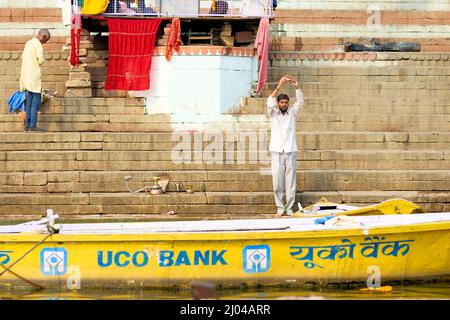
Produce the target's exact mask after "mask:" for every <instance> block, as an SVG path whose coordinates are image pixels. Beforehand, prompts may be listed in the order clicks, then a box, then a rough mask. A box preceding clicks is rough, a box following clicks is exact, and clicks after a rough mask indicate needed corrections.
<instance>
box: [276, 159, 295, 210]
mask: <svg viewBox="0 0 450 320" xmlns="http://www.w3.org/2000/svg"><path fill="white" fill-rule="evenodd" d="M296 160H297V152H289V153H279V152H272V183H273V193H274V196H275V204H276V206H277V212H278V213H283V212H286V213H287V211H290V210H292V206H293V205H294V203H295V191H296ZM284 194H286V204H284V203H283V195H284Z"/></svg>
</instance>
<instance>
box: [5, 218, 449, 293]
mask: <svg viewBox="0 0 450 320" xmlns="http://www.w3.org/2000/svg"><path fill="white" fill-rule="evenodd" d="M44 236H45V235H39V234H38V235H36V234H33V235H31V234H10V235H0V237H1V238H0V264H2V265H3V266H4V267H6V266H9V265H11V264H12V263H13V262H14V261H16V260H17V259H19V258H20V257H21V256H22V255H23V254H24V253H25V252H27V251H28V250H29V249H30V248H31V247H33V246H34V245H35V244H36V243H37V242H39V241H40V240H42V238H43V237H44ZM3 269H4V268H3ZM11 270H12V271H13V272H14V273H15V274H13V273H11V272H6V273H4V274H3V275H2V276H1V277H0V285H2V286H17V285H26V284H27V282H26V281H24V280H23V279H26V280H28V281H31V282H33V283H37V284H39V285H41V286H43V287H58V288H68V289H73V288H79V287H118V286H120V287H133V288H136V287H168V286H189V285H190V284H192V282H194V281H210V282H212V283H215V284H220V285H222V286H224V287H233V286H242V285H244V286H253V285H280V284H281V285H288V286H302V285H304V284H305V283H317V284H322V285H324V284H329V283H349V282H361V283H367V284H369V285H370V284H373V285H377V284H378V283H388V282H390V281H403V280H423V279H441V280H448V279H449V275H450V222H436V223H423V224H417V225H412V226H394V227H392V226H391V227H380V228H371V229H370V230H364V229H361V228H349V229H345V228H338V229H335V230H319V231H286V230H285V231H265V232H247V231H244V232H191V233H159V234H158V233H152V234H110V235H108V234H92V235H76V234H75V235H72V234H55V235H52V236H50V237H49V238H48V239H47V240H46V241H45V242H44V243H42V244H41V245H39V246H38V247H37V248H36V249H34V250H33V251H32V252H31V253H29V254H28V255H27V256H25V258H23V259H22V260H21V261H19V262H18V263H17V264H16V265H15V266H13V267H12V269H11ZM0 272H1V270H0ZM18 276H20V277H22V279H19V278H18Z"/></svg>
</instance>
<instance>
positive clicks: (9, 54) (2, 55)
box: [0, 51, 69, 60]
mask: <svg viewBox="0 0 450 320" xmlns="http://www.w3.org/2000/svg"><path fill="white" fill-rule="evenodd" d="M21 56H22V52H21V51H5V52H1V51H0V60H19V59H21ZM68 57H69V55H68V53H67V52H60V51H49V52H45V59H46V60H67V58H68Z"/></svg>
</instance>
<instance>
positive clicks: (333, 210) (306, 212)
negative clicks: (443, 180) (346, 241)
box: [294, 198, 425, 218]
mask: <svg viewBox="0 0 450 320" xmlns="http://www.w3.org/2000/svg"><path fill="white" fill-rule="evenodd" d="M299 207H300V210H299V211H297V212H296V213H294V217H297V218H312V217H316V218H318V217H326V216H330V215H336V216H340V215H346V216H353V215H358V216H363V215H389V214H412V213H423V212H425V210H424V209H423V208H422V207H421V206H419V205H417V204H415V203H413V202H410V201H408V200H405V199H389V200H386V201H383V202H381V203H377V204H374V205H370V206H365V207H356V206H349V205H346V204H340V203H334V202H329V201H328V200H327V199H326V198H322V199H320V200H319V202H317V203H315V204H313V205H311V206H309V207H306V208H302V207H301V205H299Z"/></svg>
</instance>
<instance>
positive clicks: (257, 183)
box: [0, 52, 450, 219]
mask: <svg viewBox="0 0 450 320" xmlns="http://www.w3.org/2000/svg"><path fill="white" fill-rule="evenodd" d="M277 54H281V56H277ZM308 54H309V55H310V56H309V57H311V59H309V58H308ZM308 54H307V55H306V56H305V59H301V58H299V53H294V52H283V53H274V54H273V55H272V57H271V66H270V69H269V71H270V72H269V79H268V80H269V82H268V84H267V86H266V88H265V89H264V92H263V96H262V97H261V98H246V99H244V101H243V103H242V105H241V106H240V109H239V110H237V112H235V113H234V114H223V115H220V116H218V115H217V116H214V115H185V114H180V115H176V114H154V115H147V114H146V112H145V107H144V102H143V100H140V99H135V98H69V97H66V98H57V99H52V100H51V101H50V102H48V103H46V104H44V105H43V106H42V109H41V111H42V117H41V120H40V125H41V126H42V127H44V128H47V129H48V130H49V131H50V132H49V133H44V134H41V133H23V132H21V130H22V124H21V122H20V120H19V118H18V116H17V115H14V114H7V113H6V112H7V110H6V109H7V108H6V105H5V104H4V105H3V109H2V110H3V114H1V115H0V203H1V204H2V205H1V206H0V214H1V217H2V218H4V219H13V218H18V217H22V218H23V217H27V218H30V219H31V218H35V217H38V216H40V215H42V214H45V211H46V209H48V208H51V209H53V210H54V211H55V212H57V213H59V214H61V215H62V216H63V217H67V218H95V219H97V218H100V217H101V218H113V219H114V218H115V219H124V218H126V217H130V218H131V217H133V218H135V217H139V218H157V219H160V218H161V219H167V218H168V217H167V216H165V215H161V213H165V212H167V211H169V210H174V211H175V212H176V213H177V217H178V218H205V219H209V218H229V217H231V218H239V217H241V218H244V217H250V216H258V217H270V216H271V215H272V214H274V212H275V206H274V203H273V195H272V192H271V175H270V170H269V168H270V163H269V161H270V158H269V154H268V153H267V151H266V150H267V145H268V130H269V122H268V118H267V116H266V114H265V113H266V110H265V96H267V94H268V93H269V92H270V91H271V90H272V89H273V87H274V86H275V85H276V81H278V79H279V77H280V76H282V75H284V74H291V75H293V76H297V77H299V79H301V81H302V83H303V84H302V86H303V90H304V92H305V106H304V107H303V109H302V110H301V113H300V117H299V119H298V122H297V141H298V147H299V153H298V159H297V180H298V183H297V186H298V193H297V201H299V202H301V203H302V204H303V205H308V204H311V203H314V202H316V201H318V200H319V199H320V198H321V197H326V198H327V199H328V200H329V201H336V202H345V203H348V204H353V205H359V206H362V205H368V204H374V203H377V202H381V201H384V200H387V199H390V198H405V199H407V200H410V201H413V202H416V203H418V204H420V205H422V206H424V207H425V209H426V210H428V211H431V212H435V211H449V210H450V199H449V192H448V190H450V185H449V181H450V179H449V172H448V168H449V167H450V130H449V128H450V126H449V122H450V118H449V117H450V103H449V99H448V98H449V97H450V83H449V81H450V80H449V79H450V78H449V75H450V61H449V60H448V54H445V53H439V54H425V53H417V54H410V53H408V54H406V53H397V54H395V53H390V54H384V53H383V54H381V53H377V54H376V57H374V55H373V54H372V53H369V54H367V57H368V58H367V59H354V57H355V56H356V55H363V56H365V54H352V55H349V56H348V57H347V55H345V56H344V58H343V59H342V60H340V59H335V60H332V59H331V58H330V59H328V60H327V54H328V53H324V52H320V53H313V52H310V53H308ZM311 55H312V56H311ZM10 57H11V54H10ZM52 57H53V55H52ZM350 57H351V58H350ZM370 57H372V58H370ZM374 58H375V60H374ZM7 61H16V62H14V63H17V59H16V60H10V59H9V60H7ZM50 61H54V62H51V63H60V62H58V61H60V60H58V58H56V59H51V60H50ZM0 63H2V60H0ZM49 63H50V62H49ZM10 64H11V65H13V63H12V62H10ZM1 67H5V68H6V69H5V70H6V72H9V71H8V70H9V69H8V68H9V67H10V66H9V65H8V63H5V64H3V65H1ZM15 67H17V66H15ZM49 70H50V68H49V66H46V67H45V68H44V74H46V73H47V72H50V71H49ZM64 72H65V71H64ZM66 77H67V73H66ZM49 78H51V76H49ZM8 83H10V84H9V85H10V88H12V87H13V86H14V85H17V80H15V79H11V80H8ZM286 92H287V93H289V94H291V95H292V94H293V91H292V90H291V89H290V88H288V89H287V90H286ZM206 134H210V135H209V136H207V135H206ZM211 136H214V137H217V138H218V140H214V141H219V142H220V143H218V144H212V138H211ZM183 139H187V140H183ZM181 141H184V142H185V143H184V144H181V145H180V142H181ZM211 148H212V149H214V153H211V151H212V149H211ZM162 172H167V173H168V174H169V176H170V179H171V180H170V182H169V185H168V192H167V193H166V194H165V195H162V196H150V195H146V194H144V193H140V194H131V193H129V192H128V191H127V189H126V187H125V183H124V179H123V178H124V177H125V176H134V177H135V178H134V179H133V180H131V182H130V187H131V188H132V189H133V190H136V189H138V188H141V187H143V186H145V185H150V184H151V181H152V179H151V178H152V177H153V176H154V175H158V174H160V173H162ZM202 182H203V183H204V184H205V192H201V191H200V184H201V183H202ZM175 183H183V185H184V186H185V187H186V186H187V185H189V184H190V185H192V187H193V189H194V191H195V192H194V194H191V195H189V194H186V193H177V192H176V190H175Z"/></svg>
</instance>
